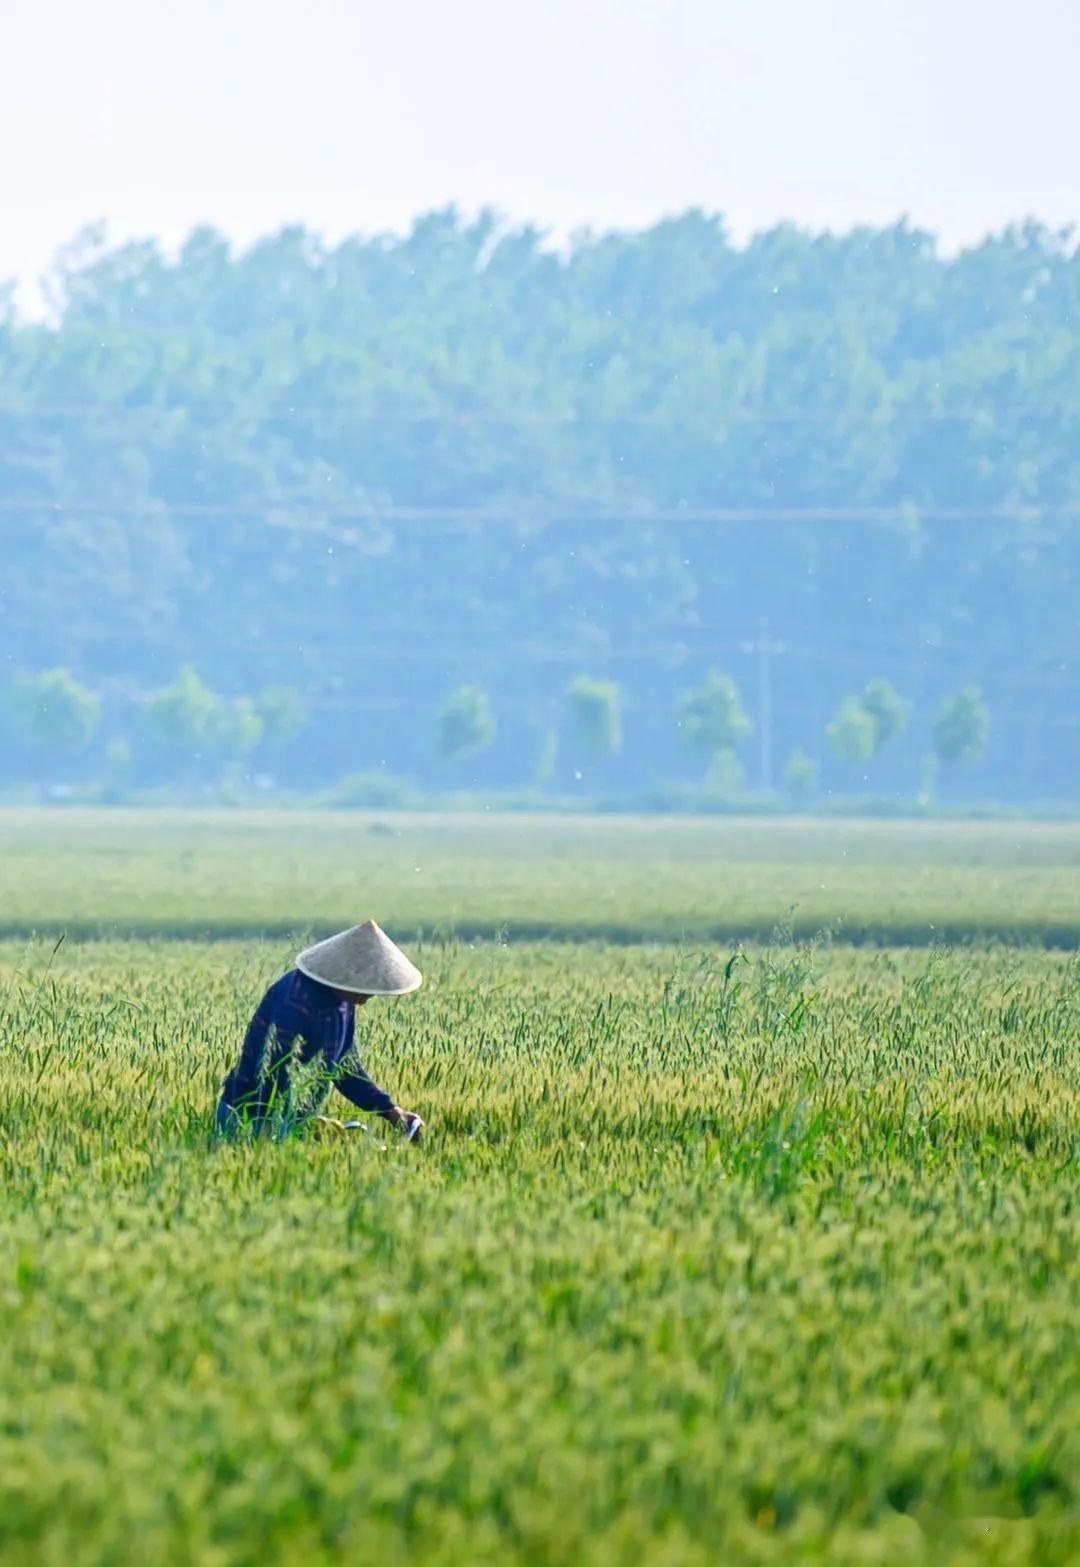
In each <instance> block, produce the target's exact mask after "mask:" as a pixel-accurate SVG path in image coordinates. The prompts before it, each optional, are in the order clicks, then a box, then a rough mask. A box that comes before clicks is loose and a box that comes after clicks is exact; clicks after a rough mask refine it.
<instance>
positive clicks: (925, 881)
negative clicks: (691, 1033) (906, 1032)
mask: <svg viewBox="0 0 1080 1567" xmlns="http://www.w3.org/2000/svg"><path fill="white" fill-rule="evenodd" d="M369 915H374V916H376V917H377V918H379V919H380V921H381V922H382V923H383V924H385V925H386V926H387V927H388V928H390V929H391V930H394V931H396V932H397V933H399V934H402V935H410V934H414V933H416V932H418V931H423V932H427V933H429V934H438V933H442V934H446V933H448V932H457V933H458V934H461V935H466V936H473V935H491V934H493V933H495V932H498V931H505V932H506V933H508V934H510V935H514V936H518V937H532V936H558V935H577V936H594V937H602V938H606V939H609V940H614V941H633V940H640V939H647V938H653V939H662V940H676V941H678V940H686V941H702V940H708V939H712V938H715V939H720V940H734V939H737V938H740V937H747V938H750V937H766V936H768V935H769V933H770V932H771V931H772V930H773V929H774V928H775V927H776V926H777V925H778V924H780V923H784V922H788V923H790V925H791V927H792V929H793V930H794V931H795V932H796V933H803V934H809V933H813V932H817V931H820V930H821V929H823V928H826V927H827V928H829V929H832V930H833V931H834V932H835V933H836V934H837V935H838V936H839V937H841V938H842V939H847V940H852V941H867V940H869V941H877V942H893V943H923V942H927V941H955V940H967V939H973V938H976V939H977V938H980V937H1000V938H1003V939H1007V940H1014V941H1029V942H1036V943H1039V944H1043V945H1049V946H1075V945H1077V944H1078V942H1080V825H1077V824H1073V825H1062V826H1055V825H1048V824H1014V823H988V824H982V823H979V824H966V823H959V824H953V823H910V824H906V823H896V822H888V823H876V822H863V821H860V822H827V821H820V820H795V819H792V820H768V821H764V820H761V819H754V820H734V819H729V818H721V819H717V818H707V819H701V820H689V819H686V818H649V819H626V818H621V817H620V818H596V817H589V818H569V819H568V818H565V817H547V818H545V817H531V816H530V817H524V816H523V817H506V816H501V817H500V816H494V815H492V816H486V815H485V816H448V817H442V818H432V817H430V816H406V815H391V814H387V813H349V814H345V813H338V814H331V813H325V814H313V813H312V814H309V813H296V814H291V813H290V814H286V813H243V812H222V811H214V812H188V813H184V812H168V811H91V810H63V809H55V810H52V809H50V810H32V809H25V810H23V809H19V810H16V809H11V810H6V811H3V812H0V934H10V935H17V934H23V933H25V932H29V931H32V930H37V931H41V932H54V933H59V932H61V931H67V932H68V933H69V934H72V935H75V934H80V933H81V934H110V933H118V932H126V933H134V934H152V933H163V934H176V935H185V934H186V935H193V934H211V935H230V934H233V935H237V934H265V935H268V936H276V935H284V934H289V933H295V932H301V931H315V930H327V929H331V928H335V927H338V926H341V925H343V924H348V923H351V922H353V921H355V920H359V919H363V918H366V917H367V916H369Z"/></svg>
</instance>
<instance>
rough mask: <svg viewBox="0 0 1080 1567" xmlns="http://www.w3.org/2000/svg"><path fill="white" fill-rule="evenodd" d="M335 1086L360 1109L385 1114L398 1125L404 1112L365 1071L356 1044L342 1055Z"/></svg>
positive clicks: (374, 1113)
mask: <svg viewBox="0 0 1080 1567" xmlns="http://www.w3.org/2000/svg"><path fill="white" fill-rule="evenodd" d="M334 1087H335V1088H336V1089H337V1091H338V1093H339V1094H344V1095H345V1098H346V1099H348V1100H350V1101H351V1102H352V1103H353V1104H354V1105H356V1107H357V1109H358V1110H368V1111H370V1112H371V1113H372V1114H373V1115H381V1116H384V1117H385V1118H386V1120H388V1121H390V1122H391V1123H392V1124H393V1125H395V1126H396V1125H397V1123H398V1121H399V1119H400V1117H401V1114H402V1112H401V1111H400V1110H399V1109H398V1107H397V1105H396V1104H395V1103H394V1101H393V1100H392V1099H391V1097H390V1095H389V1094H388V1093H386V1092H385V1090H384V1089H382V1088H380V1087H379V1086H378V1085H377V1084H376V1083H374V1082H373V1081H372V1079H371V1078H370V1077H369V1076H368V1074H367V1073H366V1072H365V1071H364V1068H363V1067H362V1066H361V1065H360V1057H359V1056H358V1055H357V1053H356V1048H355V1046H354V1047H353V1048H352V1049H351V1050H347V1051H346V1052H345V1054H344V1055H343V1056H342V1058H341V1062H340V1064H339V1066H338V1068H337V1071H336V1072H335V1074H334Z"/></svg>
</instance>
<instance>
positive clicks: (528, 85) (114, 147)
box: [0, 0, 1080, 279]
mask: <svg viewBox="0 0 1080 1567" xmlns="http://www.w3.org/2000/svg"><path fill="white" fill-rule="evenodd" d="M4 11H5V16H4V49H3V54H2V56H0V134H2V138H3V143H2V146H3V151H2V156H0V212H2V215H3V222H2V225H0V277H4V276H9V277H10V276H18V277H20V278H23V279H26V278H31V277H33V276H35V275H37V274H39V273H40V272H41V271H42V269H43V268H45V266H46V265H47V263H48V260H49V257H50V256H51V254H52V253H53V251H54V250H55V248H56V247H57V246H58V245H59V244H60V243H62V242H63V241H64V240H65V239H67V238H69V237H70V236H71V235H72V234H73V233H74V231H75V230H76V229H78V228H79V227H80V226H81V225H83V224H84V223H86V222H89V221H92V220H94V219H97V218H105V219H107V220H108V222H109V226H110V230H111V232H112V233H113V234H114V235H115V236H116V237H121V236H127V235H130V234H150V233H153V234H157V235H159V236H161V237H162V238H164V239H165V240H166V241H167V242H168V243H170V244H171V243H175V242H176V241H177V240H178V239H179V238H180V237H181V236H182V235H183V234H184V233H185V232H186V231H187V230H188V229H189V228H190V227H191V226H192V225H193V224H195V223H196V222H200V221H210V222H212V223H214V224H216V225H218V226H219V227H220V228H222V229H224V230H225V231H226V232H227V233H229V234H231V235H233V236H235V237H236V238H237V239H238V240H240V241H245V240H248V239H251V238H252V237H253V236H254V235H256V234H258V233H262V232H265V231H267V230H272V229H274V228H276V227H279V226H280V225H281V224H283V223H286V222H293V221H303V222H305V223H306V224H308V225H310V226H312V227H314V228H316V229H318V230H321V231H322V232H324V233H325V234H327V235H328V236H329V237H336V236H339V235H341V234H343V233H346V232H350V231H354V230H362V231H371V230H376V229H383V228H400V227H402V226H404V225H405V224H407V222H408V220H409V219H410V217H411V216H412V215H413V214H415V213H417V212H419V211H421V210H424V209H427V208H430V207H432V206H436V205H442V204H445V203H447V202H449V201H457V202H458V203H460V204H462V205H463V206H464V207H465V208H466V209H468V210H472V209H475V208H476V207H478V206H480V205H483V204H491V205H495V206H497V207H500V208H502V209H503V210H504V211H506V212H507V213H509V214H510V215H511V216H514V217H519V218H532V219H537V220H540V221H541V222H542V223H543V224H545V225H550V226H552V227H553V228H554V229H555V231H556V232H557V233H560V234H561V233H565V232H566V231H567V230H569V229H572V228H574V227H576V226H578V225H583V224H590V225H593V226H597V227H605V226H611V225H619V226H626V225H639V224H643V223H647V222H649V221H650V220H652V219H654V218H656V217H658V216H659V215H661V214H663V213H666V212H672V211H675V210H678V209H680V208H683V207H686V206H688V205H690V204H696V205H700V206H704V207H707V208H710V209H714V210H720V211H723V212H725V213H726V214H727V215H728V217H729V220H730V222H731V225H732V227H733V229H734V230H735V232H736V233H737V234H740V235H743V234H746V233H748V232H750V231H752V230H754V229H756V228H760V227H762V226H764V225H767V224H769V223H772V222H773V221H775V220H776V219H778V218H782V217H789V218H794V219H796V220H797V221H799V222H800V223H804V224H809V225H812V226H815V227H826V226H827V227H830V228H843V227H848V226H850V225H852V224H854V223H857V222H860V221H870V222H882V221H888V220H889V219H892V218H895V217H898V216H899V215H901V214H903V213H907V214H909V215H910V216H911V217H912V218H913V219H914V220H915V221H916V222H919V223H921V224H924V225H926V226H929V227H932V228H934V229H936V230H938V231H939V232H940V233H941V234H942V235H943V236H944V238H945V240H946V242H947V243H948V244H950V245H954V244H956V243H958V242H962V241H964V240H967V239H970V238H973V237H976V236H978V235H979V234H981V233H983V232H985V231H986V230H987V229H990V228H994V227H998V226H1000V225H1001V224H1003V223H1004V222H1006V221H1008V220H1010V219H1014V218H1020V217H1023V216H1025V215H1027V214H1035V215H1037V216H1039V217H1042V218H1044V219H1047V220H1049V221H1051V222H1053V223H1061V224H1064V223H1067V222H1070V221H1072V220H1074V219H1077V218H1080V135H1078V132H1077V123H1078V122H1077V107H1076V91H1077V89H1076V69H1077V61H1078V59H1080V4H1078V3H1077V0H378V3H369V0H303V3H300V0H184V3H183V4H177V3H175V0H172V3H169V4H164V3H161V0H93V3H88V0H12V3H9V4H8V5H7V6H5V7H4Z"/></svg>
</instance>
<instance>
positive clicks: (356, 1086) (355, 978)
mask: <svg viewBox="0 0 1080 1567" xmlns="http://www.w3.org/2000/svg"><path fill="white" fill-rule="evenodd" d="M422 983H423V976H422V974H421V973H420V970H419V969H418V968H416V967H415V966H414V965H413V964H412V963H410V961H409V959H408V958H407V957H406V956H405V954H404V952H402V951H401V949H400V948H399V947H396V946H395V945H394V943H393V942H392V941H391V940H390V937H389V936H388V935H386V933H385V931H382V930H380V929H379V927H378V925H376V923H375V921H374V920H368V921H367V923H366V924H364V925H354V926H353V927H352V928H351V929H350V930H344V931H341V932H340V933H339V934H338V935H336V936H331V937H329V939H328V940H326V941H320V942H316V944H315V945H314V946H313V947H308V948H307V949H306V950H305V951H304V952H301V953H300V955H299V957H298V958H297V960H296V967H295V968H293V969H290V970H289V972H288V973H287V974H283V975H282V976H281V978H280V979H279V980H277V981H275V983H274V984H273V985H271V986H270V989H269V990H268V991H267V992H266V994H265V996H263V998H262V1000H261V1001H260V1003H259V1005H258V1008H257V1010H256V1012H255V1016H254V1017H253V1018H252V1020H251V1023H250V1025H249V1026H248V1031H247V1034H246V1035H245V1038H244V1046H243V1050H242V1051H241V1053H240V1060H239V1062H238V1063H237V1065H236V1066H235V1067H234V1068H233V1070H232V1071H231V1072H230V1073H229V1075H228V1076H227V1077H226V1079H225V1083H224V1087H223V1089H222V1094H221V1101H220V1103H219V1104H218V1108H217V1117H216V1126H217V1130H218V1132H219V1133H220V1134H221V1135H222V1136H234V1135H236V1134H237V1133H238V1132H242V1131H243V1130H245V1129H248V1130H251V1131H257V1132H266V1131H270V1132H273V1133H275V1134H276V1135H279V1136H283V1135H285V1134H287V1133H288V1132H290V1131H292V1130H293V1129H294V1128H296V1127H298V1126H301V1125H304V1124H305V1123H315V1124H316V1125H318V1124H320V1123H321V1124H323V1125H326V1124H328V1123H327V1118H326V1117H323V1116H321V1115H320V1114H319V1111H320V1110H321V1108H322V1105H323V1102H324V1100H325V1099H326V1096H327V1094H328V1092H329V1090H330V1087H331V1085H333V1087H335V1088H336V1089H337V1090H338V1092H339V1093H341V1094H344V1096H345V1098H346V1099H349V1100H351V1101H352V1103H353V1104H354V1105H356V1106H358V1108H359V1109H361V1110H367V1111H369V1112H371V1113H372V1114H375V1115H381V1116H382V1117H383V1118H384V1119H385V1120H387V1121H389V1122H390V1124H391V1125H392V1126H396V1127H399V1128H400V1129H401V1130H402V1131H403V1132H404V1133H405V1135H406V1137H408V1138H409V1139H410V1141H412V1140H415V1139H416V1138H417V1137H419V1135H420V1133H421V1131H422V1130H423V1125H424V1123H423V1121H422V1120H421V1119H420V1117H419V1116H418V1115H416V1114H414V1113H413V1112H412V1111H411V1110H402V1109H401V1108H400V1106H399V1105H396V1104H395V1103H394V1101H393V1099H391V1097H390V1095H389V1094H388V1093H385V1092H384V1091H383V1090H382V1089H381V1088H378V1087H376V1085H375V1084H374V1083H373V1082H372V1080H371V1078H370V1077H369V1076H368V1074H367V1073H366V1072H365V1071H364V1068H363V1067H362V1066H361V1064H360V1057H359V1055H358V1054H357V1049H356V1041H355V1029H356V1008H357V1007H362V1006H364V1005H365V1004H366V1003H367V1002H368V1001H370V1000H371V997H372V996H404V995H407V994H408V993H409V991H412V990H417V989H418V988H419V987H420V985H421V984H422ZM330 1124H336V1125H340V1124H341V1123H330ZM352 1124H353V1125H356V1124H358V1123H355V1122H354V1123H352Z"/></svg>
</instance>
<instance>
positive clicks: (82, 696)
mask: <svg viewBox="0 0 1080 1567" xmlns="http://www.w3.org/2000/svg"><path fill="white" fill-rule="evenodd" d="M8 705H9V708H10V710H11V715H12V718H13V720H14V723H15V728H16V731H17V733H18V734H19V736H20V737H21V738H22V739H23V740H24V741H25V742H26V743H27V744H28V745H31V746H33V747H34V748H35V749H36V750H40V751H45V752H51V751H55V752H77V751H83V750H85V749H86V747H87V746H88V745H89V744H90V742H91V740H92V739H93V738H94V736H95V734H96V733H97V731H98V727H99V725H100V723H101V698H100V697H98V696H96V695H95V694H94V692H92V691H89V690H88V689H87V688H86V686H84V685H81V684H80V683H79V681H78V680H76V679H75V677H74V676H73V675H72V674H71V672H70V671H69V670H67V669H45V670H42V671H41V673H40V674H36V675H18V676H16V678H15V679H14V680H13V681H12V683H11V686H10V688H9V690H8Z"/></svg>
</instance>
